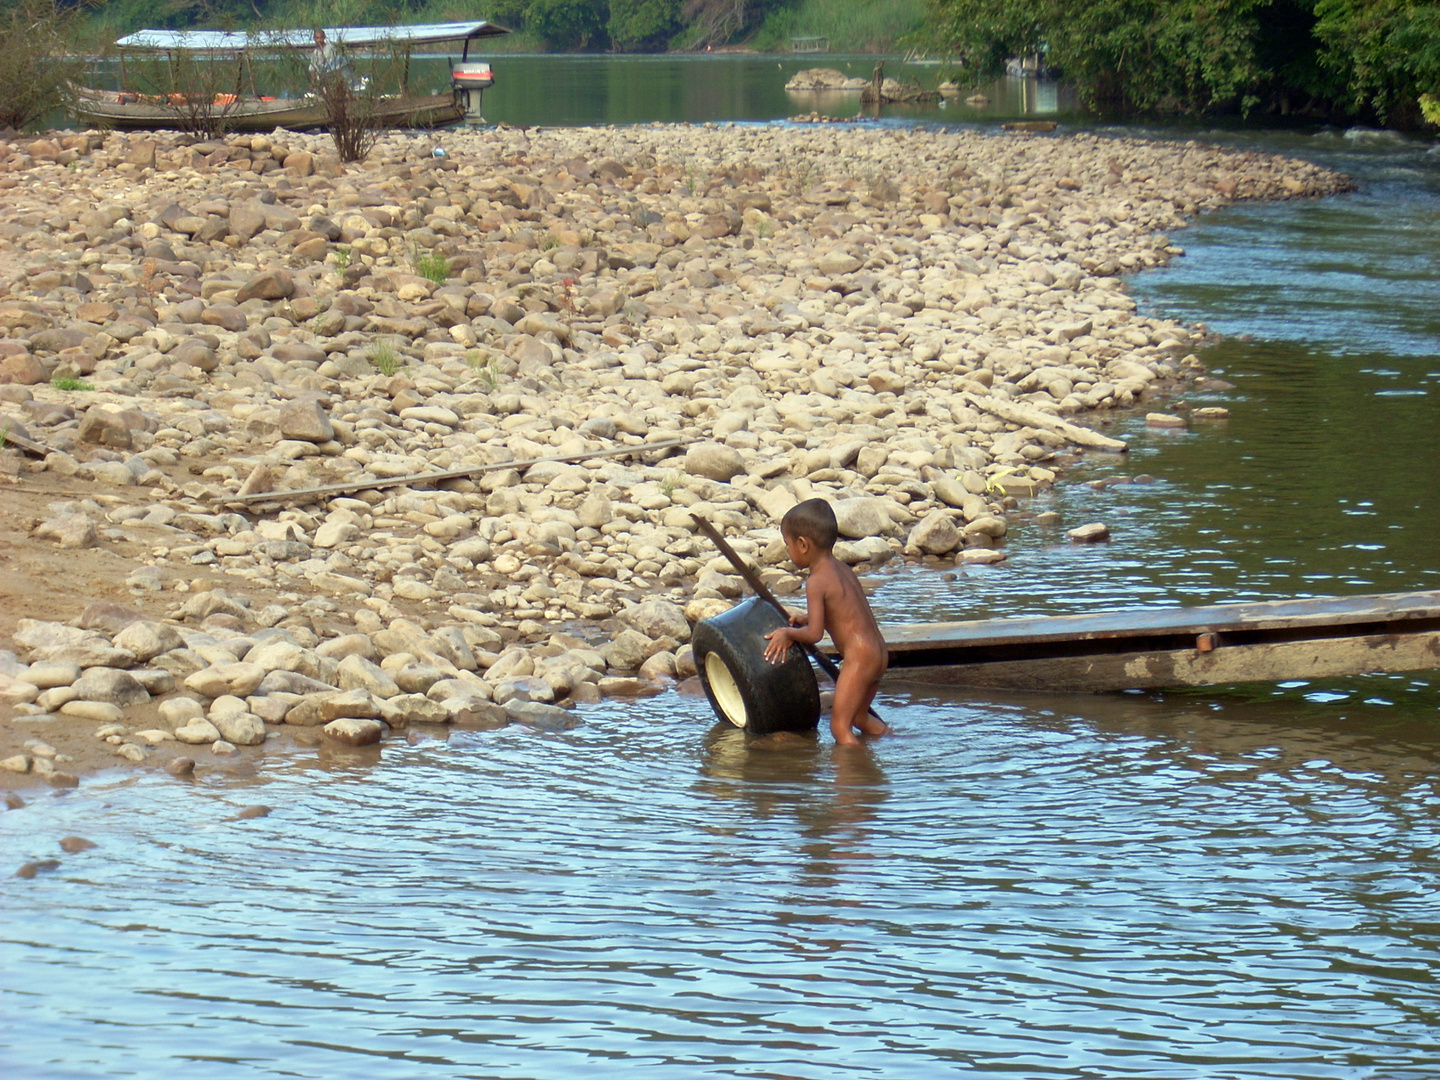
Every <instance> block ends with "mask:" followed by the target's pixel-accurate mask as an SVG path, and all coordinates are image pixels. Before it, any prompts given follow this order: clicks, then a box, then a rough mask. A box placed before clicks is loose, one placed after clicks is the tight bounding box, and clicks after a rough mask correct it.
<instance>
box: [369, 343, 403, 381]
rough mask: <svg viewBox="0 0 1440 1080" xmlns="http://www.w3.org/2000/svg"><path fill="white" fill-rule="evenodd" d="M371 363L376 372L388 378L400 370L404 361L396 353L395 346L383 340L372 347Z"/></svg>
mask: <svg viewBox="0 0 1440 1080" xmlns="http://www.w3.org/2000/svg"><path fill="white" fill-rule="evenodd" d="M370 363H371V364H372V365H374V367H375V370H376V371H378V372H380V374H381V375H384V376H385V377H387V378H388V377H390V376H391V375H394V374H395V372H397V371H399V370H400V365H401V364H402V363H403V361H402V359H401V357H400V354H399V353H398V352H396V351H395V346H394V345H392V344H391V343H390V342H388V341H385V340H383V339H382V340H380V341H377V342H375V344H374V345H372V346H371V347H370Z"/></svg>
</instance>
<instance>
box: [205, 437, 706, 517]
mask: <svg viewBox="0 0 1440 1080" xmlns="http://www.w3.org/2000/svg"><path fill="white" fill-rule="evenodd" d="M690 441H691V440H689V439H670V440H669V441H667V442H657V443H637V444H636V445H635V446H614V447H611V448H610V449H608V450H589V451H586V452H585V453H582V454H561V455H558V456H556V457H541V458H530V459H529V460H528V461H493V462H490V463H489V464H486V465H467V466H466V467H465V468H463V469H449V470H447V471H445V472H428V473H411V474H409V475H408V476H389V477H377V478H372V479H370V480H353V481H349V482H347V483H344V484H324V485H322V486H321V487H313V488H297V489H296V490H294V491H258V492H253V493H250V494H236V495H225V496H222V497H221V498H219V499H217V500H216V501H217V502H219V503H221V504H222V505H225V506H231V505H240V506H245V505H248V504H250V503H267V502H275V503H281V502H300V501H304V502H308V501H309V500H311V499H314V498H319V497H321V496H325V495H348V494H352V493H354V492H356V491H376V490H380V489H383V488H392V487H402V486H404V485H407V484H413V485H415V486H417V487H424V486H428V485H431V484H438V483H440V482H441V481H442V480H459V479H461V478H463V477H467V476H478V475H479V474H480V473H486V472H493V471H495V470H496V469H528V468H529V467H530V466H531V465H547V464H551V463H556V464H560V463H570V462H578V461H590V460H592V459H594V458H604V457H615V456H617V455H619V454H640V453H644V452H646V451H648V450H670V449H673V448H674V447H677V446H685V445H686V444H687V443H689V442H690Z"/></svg>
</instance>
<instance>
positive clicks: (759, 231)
mask: <svg viewBox="0 0 1440 1080" xmlns="http://www.w3.org/2000/svg"><path fill="white" fill-rule="evenodd" d="M755 235H756V236H758V237H759V238H760V239H761V240H769V239H770V237H772V236H774V235H775V223H774V222H773V221H771V220H770V219H769V218H768V217H767V218H761V219H760V220H759V221H757V222H755Z"/></svg>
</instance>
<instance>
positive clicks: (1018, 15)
mask: <svg viewBox="0 0 1440 1080" xmlns="http://www.w3.org/2000/svg"><path fill="white" fill-rule="evenodd" d="M1273 3H1274V0H930V12H929V23H928V33H929V37H930V40H931V44H932V47H936V48H938V49H939V50H940V51H947V52H952V53H954V54H956V55H958V56H960V57H961V58H962V59H963V60H964V61H965V63H966V65H967V67H968V68H969V69H970V70H972V71H973V72H974V73H975V74H976V76H977V77H984V76H990V75H994V74H996V73H998V72H999V71H1000V70H1002V69H1003V66H1004V63H1005V60H1006V59H1007V58H1008V57H1012V56H1022V55H1025V54H1027V53H1040V54H1042V55H1044V56H1045V58H1046V60H1047V61H1048V62H1049V63H1050V64H1053V65H1055V66H1058V67H1059V68H1060V69H1061V70H1062V71H1063V72H1064V73H1065V75H1066V76H1067V77H1068V78H1070V79H1072V80H1074V82H1075V83H1076V85H1077V86H1078V88H1079V90H1080V93H1081V94H1082V96H1083V97H1084V98H1085V99H1086V100H1087V102H1088V103H1089V104H1090V105H1091V106H1092V107H1095V108H1099V109H1101V110H1104V111H1112V112H1136V111H1139V112H1152V111H1162V112H1185V113H1199V112H1205V111H1207V110H1210V109H1214V108H1220V107H1232V106H1233V107H1239V108H1240V109H1242V110H1246V111H1248V110H1249V109H1251V108H1253V107H1254V106H1255V105H1256V104H1258V101H1259V98H1258V93H1257V92H1258V90H1259V89H1260V88H1261V87H1262V85H1263V84H1264V82H1265V80H1266V78H1267V75H1268V72H1267V71H1266V69H1265V68H1264V67H1263V66H1262V63H1261V61H1260V59H1259V46H1260V41H1261V34H1260V23H1261V20H1262V14H1263V13H1264V12H1265V11H1267V9H1269V8H1270V7H1271V6H1272V4H1273Z"/></svg>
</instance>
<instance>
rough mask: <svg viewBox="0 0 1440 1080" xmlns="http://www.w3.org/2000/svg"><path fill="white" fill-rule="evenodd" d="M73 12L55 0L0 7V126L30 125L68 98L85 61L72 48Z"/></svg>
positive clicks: (24, 0) (24, 1) (31, 0)
mask: <svg viewBox="0 0 1440 1080" xmlns="http://www.w3.org/2000/svg"><path fill="white" fill-rule="evenodd" d="M75 31H76V19H75V16H74V12H73V11H67V10H62V9H61V8H60V7H58V6H57V5H56V4H55V3H54V0H18V2H17V3H14V4H11V5H9V6H7V7H5V8H4V9H3V10H0V128H4V127H12V128H15V129H16V130H19V129H21V128H26V127H29V126H30V125H31V124H33V123H35V122H36V121H37V120H39V119H40V118H41V117H42V116H44V115H45V114H46V113H48V112H52V111H53V110H55V109H58V108H61V107H62V106H64V105H65V103H66V102H67V101H68V100H69V98H70V86H71V80H72V79H74V78H76V77H78V76H79V74H80V73H81V72H82V71H83V70H84V66H85V62H84V60H83V59H79V58H77V57H76V51H77V50H75V49H72V48H71V42H72V41H73V40H74V36H75Z"/></svg>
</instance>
